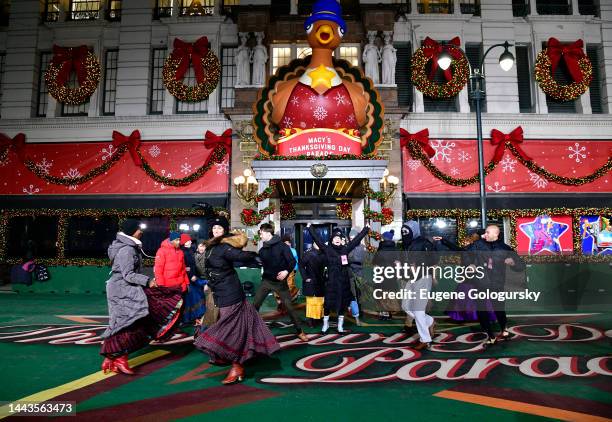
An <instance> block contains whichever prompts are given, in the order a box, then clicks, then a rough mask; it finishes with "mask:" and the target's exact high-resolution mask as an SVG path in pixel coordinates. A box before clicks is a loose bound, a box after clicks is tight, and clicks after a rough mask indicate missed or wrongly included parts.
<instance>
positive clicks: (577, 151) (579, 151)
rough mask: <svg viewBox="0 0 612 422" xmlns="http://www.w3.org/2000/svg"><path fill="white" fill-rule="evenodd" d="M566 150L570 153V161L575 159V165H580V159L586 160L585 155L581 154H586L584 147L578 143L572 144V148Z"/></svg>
mask: <svg viewBox="0 0 612 422" xmlns="http://www.w3.org/2000/svg"><path fill="white" fill-rule="evenodd" d="M567 150H568V151H570V154H568V157H569V158H570V160H573V159H575V160H576V162H577V163H580V162H581V159H583V158H586V154H583V152H586V147H584V146H581V145H580V144H579V143H578V142H576V143H575V144H574V148H572V147H567Z"/></svg>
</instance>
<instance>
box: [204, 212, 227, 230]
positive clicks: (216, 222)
mask: <svg viewBox="0 0 612 422" xmlns="http://www.w3.org/2000/svg"><path fill="white" fill-rule="evenodd" d="M213 226H221V227H223V230H224V231H225V233H227V232H229V221H227V218H225V217H221V216H219V217H214V218H211V219H210V220H208V229H209V230H211V231H212V228H213Z"/></svg>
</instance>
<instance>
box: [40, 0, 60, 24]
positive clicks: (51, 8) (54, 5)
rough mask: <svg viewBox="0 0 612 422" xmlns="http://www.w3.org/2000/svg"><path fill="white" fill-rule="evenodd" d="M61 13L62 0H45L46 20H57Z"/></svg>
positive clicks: (44, 17) (44, 15)
mask: <svg viewBox="0 0 612 422" xmlns="http://www.w3.org/2000/svg"><path fill="white" fill-rule="evenodd" d="M59 14H60V0H45V10H44V11H43V21H44V22H57V21H58V20H59Z"/></svg>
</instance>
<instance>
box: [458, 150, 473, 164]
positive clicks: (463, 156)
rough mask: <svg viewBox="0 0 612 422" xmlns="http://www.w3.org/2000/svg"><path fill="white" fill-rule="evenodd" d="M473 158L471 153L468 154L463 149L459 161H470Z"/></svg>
mask: <svg viewBox="0 0 612 422" xmlns="http://www.w3.org/2000/svg"><path fill="white" fill-rule="evenodd" d="M471 159H472V156H471V155H470V154H468V153H467V152H465V151H461V152H460V153H459V161H461V162H462V163H465V162H466V161H470V160H471Z"/></svg>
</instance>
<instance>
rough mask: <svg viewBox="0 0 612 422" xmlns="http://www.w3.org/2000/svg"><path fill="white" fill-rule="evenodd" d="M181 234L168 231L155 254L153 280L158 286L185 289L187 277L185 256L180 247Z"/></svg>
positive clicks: (187, 283) (187, 282)
mask: <svg viewBox="0 0 612 422" xmlns="http://www.w3.org/2000/svg"><path fill="white" fill-rule="evenodd" d="M180 238H181V235H180V234H179V233H178V232H170V236H169V237H168V239H166V240H164V241H163V242H162V243H161V246H160V248H159V249H158V250H157V253H156V254H155V267H154V269H153V271H154V273H155V282H156V283H157V285H158V286H164V287H180V288H181V290H182V291H185V290H187V286H188V285H189V279H188V277H187V270H186V268H185V257H184V254H183V251H182V250H181V249H180Z"/></svg>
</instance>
